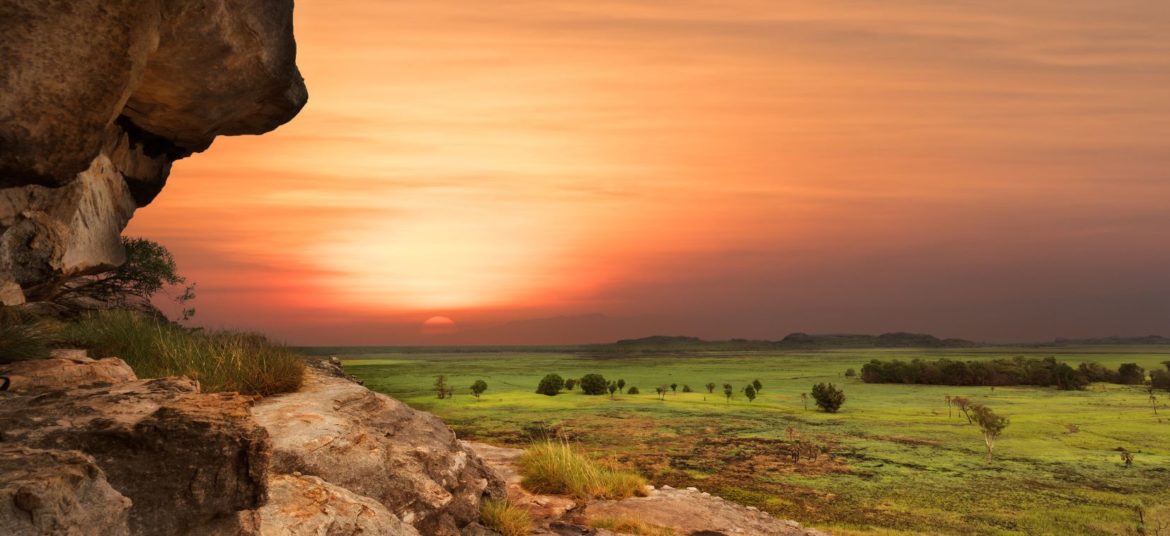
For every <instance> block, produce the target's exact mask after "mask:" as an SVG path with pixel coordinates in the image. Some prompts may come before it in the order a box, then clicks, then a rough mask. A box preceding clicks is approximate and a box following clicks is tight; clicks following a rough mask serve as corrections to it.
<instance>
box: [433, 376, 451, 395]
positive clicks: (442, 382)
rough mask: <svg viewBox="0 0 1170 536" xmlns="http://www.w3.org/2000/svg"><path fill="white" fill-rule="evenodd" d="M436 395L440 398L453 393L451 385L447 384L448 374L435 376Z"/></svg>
mask: <svg viewBox="0 0 1170 536" xmlns="http://www.w3.org/2000/svg"><path fill="white" fill-rule="evenodd" d="M434 389H435V396H438V397H439V399H440V400H442V399H444V398H447V396H448V395H450V394H451V387H449V386H448V385H447V376H445V375H443V374H440V375H438V376H435V387H434Z"/></svg>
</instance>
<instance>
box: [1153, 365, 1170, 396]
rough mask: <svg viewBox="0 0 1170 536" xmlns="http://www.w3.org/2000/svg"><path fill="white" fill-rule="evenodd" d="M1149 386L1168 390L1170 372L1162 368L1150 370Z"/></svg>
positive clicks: (1169, 387) (1169, 389) (1169, 388)
mask: <svg viewBox="0 0 1170 536" xmlns="http://www.w3.org/2000/svg"><path fill="white" fill-rule="evenodd" d="M1150 387H1153V388H1154V389H1166V390H1168V391H1170V372H1166V371H1164V370H1151V371H1150Z"/></svg>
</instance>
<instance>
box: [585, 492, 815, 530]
mask: <svg viewBox="0 0 1170 536" xmlns="http://www.w3.org/2000/svg"><path fill="white" fill-rule="evenodd" d="M582 517H584V518H585V519H587V520H589V519H599V518H614V519H621V518H630V519H637V520H638V521H642V522H644V523H647V524H649V525H654V526H657V527H664V528H668V529H671V530H673V531H675V533H676V534H702V535H705V536H718V535H727V536H731V535H741V534H742V535H747V534H767V535H770V536H827V535H825V533H823V532H820V531H818V530H814V529H807V528H804V527H801V526H800V524H799V523H797V522H795V521H787V520H781V519H777V518H775V517H772V516H770V515H768V514H766V513H764V512H761V511H759V510H757V509H755V508H750V507H746V506H742V505H739V504H735V503H733V502H730V501H726V500H724V499H722V498H720V497H716V496H713V495H710V494H705V493H701V492H699V491H698V490H697V489H694V488H688V489H685V490H679V489H672V488H667V487H663V488H661V489H656V490H654V491H652V492H650V495H649V496H647V497H634V498H630V499H622V500H620V501H598V502H595V503H591V504H589V505H587V506H586V507H585V510H584V512H583V513H582Z"/></svg>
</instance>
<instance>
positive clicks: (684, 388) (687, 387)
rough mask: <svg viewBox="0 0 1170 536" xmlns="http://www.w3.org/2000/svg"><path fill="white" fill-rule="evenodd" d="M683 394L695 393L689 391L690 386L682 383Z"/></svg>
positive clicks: (692, 390) (691, 390)
mask: <svg viewBox="0 0 1170 536" xmlns="http://www.w3.org/2000/svg"><path fill="white" fill-rule="evenodd" d="M683 392H684V393H693V392H695V390H694V389H691V386H689V385H687V384H685V383H684V384H683Z"/></svg>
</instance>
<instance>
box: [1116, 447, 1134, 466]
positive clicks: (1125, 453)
mask: <svg viewBox="0 0 1170 536" xmlns="http://www.w3.org/2000/svg"><path fill="white" fill-rule="evenodd" d="M1113 450H1116V451H1117V453H1118V454H1119V455H1120V456H1121V461H1122V463H1124V464H1125V468H1126V469H1129V468H1130V467H1131V466H1132V465H1133V453H1132V452H1130V451H1129V449H1127V448H1125V447H1117V448H1115V449H1113Z"/></svg>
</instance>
